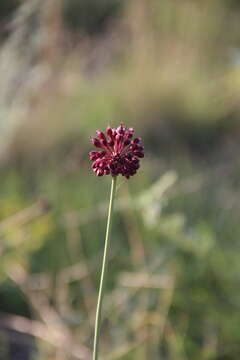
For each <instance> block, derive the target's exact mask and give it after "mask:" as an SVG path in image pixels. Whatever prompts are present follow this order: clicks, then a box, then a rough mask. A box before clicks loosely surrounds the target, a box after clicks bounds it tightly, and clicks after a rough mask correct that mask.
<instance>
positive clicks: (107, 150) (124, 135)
mask: <svg viewBox="0 0 240 360" xmlns="http://www.w3.org/2000/svg"><path fill="white" fill-rule="evenodd" d="M106 133H107V136H106V135H104V133H103V132H102V131H100V130H97V131H96V134H97V137H96V138H92V139H91V141H92V143H93V145H95V146H96V147H97V148H99V149H101V150H99V151H91V152H90V153H89V156H90V160H91V161H92V162H93V163H92V168H93V171H94V172H95V174H96V175H97V176H102V175H109V174H110V175H112V176H117V175H119V174H121V175H123V176H125V177H126V178H127V179H129V177H130V176H133V175H134V174H136V172H137V170H138V168H139V166H140V165H139V158H143V157H144V153H143V146H142V145H141V139H140V138H133V133H134V130H133V128H129V129H127V128H125V126H124V125H123V124H121V125H119V126H118V127H117V128H116V129H113V128H111V127H107V129H106Z"/></svg>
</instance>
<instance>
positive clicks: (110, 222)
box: [93, 177, 117, 360]
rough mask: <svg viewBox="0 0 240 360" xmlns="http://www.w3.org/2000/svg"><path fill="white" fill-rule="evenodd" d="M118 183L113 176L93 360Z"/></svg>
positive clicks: (95, 354) (95, 343) (95, 353)
mask: <svg viewBox="0 0 240 360" xmlns="http://www.w3.org/2000/svg"><path fill="white" fill-rule="evenodd" d="M116 183H117V178H116V177H113V178H112V185H111V194H110V201H109V208H108V219H107V228H106V237H105V245H104V253H103V262H102V271H101V279H100V285H99V292H98V302H97V310H96V320H95V331H94V346H93V360H97V359H98V343H99V330H100V322H101V310H102V300H103V293H104V282H105V273H106V266H107V258H108V250H109V243H110V234H111V224H112V214H113V205H114V198H115V193H116Z"/></svg>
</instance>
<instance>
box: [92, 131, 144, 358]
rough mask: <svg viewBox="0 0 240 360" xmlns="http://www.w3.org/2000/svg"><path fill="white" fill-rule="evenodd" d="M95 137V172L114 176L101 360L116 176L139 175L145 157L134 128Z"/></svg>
mask: <svg viewBox="0 0 240 360" xmlns="http://www.w3.org/2000/svg"><path fill="white" fill-rule="evenodd" d="M96 134H97V137H95V138H91V141H92V143H93V145H94V146H95V147H96V148H98V151H91V152H90V153H89V157H90V160H91V161H92V169H93V171H94V173H95V174H96V175H97V176H103V175H111V176H112V185H111V193H110V202H109V209H108V219H107V228H106V237H105V245H104V253H103V262H102V271H101V278H100V286H99V293H98V302H97V310H96V320H95V332H94V348H93V360H97V359H98V343H99V331H100V322H101V310H102V300H103V293H104V283H105V273H106V265H107V257H108V250H109V239H110V232H111V224H112V213H113V205H114V198H115V193H116V183H117V176H118V175H122V176H125V178H127V179H129V178H130V176H133V175H134V174H136V172H137V170H138V169H139V166H140V164H139V159H140V158H143V157H144V153H143V146H142V145H141V138H139V137H136V138H134V137H133V134H134V130H133V128H126V127H125V126H124V125H123V124H120V125H119V126H118V127H117V128H116V129H114V128H111V127H107V129H106V135H105V134H104V133H103V132H102V131H100V130H97V131H96Z"/></svg>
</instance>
